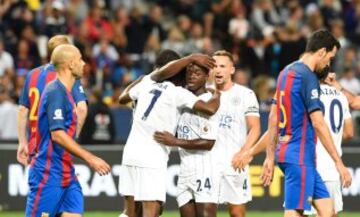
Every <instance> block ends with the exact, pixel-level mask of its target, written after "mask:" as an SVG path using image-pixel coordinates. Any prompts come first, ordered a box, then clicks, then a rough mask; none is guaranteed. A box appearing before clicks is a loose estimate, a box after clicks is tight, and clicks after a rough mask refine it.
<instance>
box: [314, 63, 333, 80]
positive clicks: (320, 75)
mask: <svg viewBox="0 0 360 217" xmlns="http://www.w3.org/2000/svg"><path fill="white" fill-rule="evenodd" d="M329 72H330V67H329V66H325V67H324V68H323V69H318V70H316V71H315V74H316V76H317V77H318V79H319V80H324V79H325V78H326V77H327V76H328V74H329Z"/></svg>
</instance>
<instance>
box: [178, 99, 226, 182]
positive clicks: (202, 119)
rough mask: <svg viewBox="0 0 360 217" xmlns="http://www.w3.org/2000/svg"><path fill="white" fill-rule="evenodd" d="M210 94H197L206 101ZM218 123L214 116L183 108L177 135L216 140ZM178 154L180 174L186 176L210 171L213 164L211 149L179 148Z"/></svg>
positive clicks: (187, 137) (180, 137)
mask: <svg viewBox="0 0 360 217" xmlns="http://www.w3.org/2000/svg"><path fill="white" fill-rule="evenodd" d="M211 96H212V94H211V93H204V94H202V95H200V96H199V99H201V100H203V101H205V102H207V101H208V100H209V99H210V98H211ZM218 125H219V124H218V122H217V121H216V119H215V118H214V117H209V116H206V115H203V114H199V113H196V112H193V111H192V110H190V109H184V110H183V111H182V114H181V117H180V119H179V123H178V127H177V137H178V138H179V139H186V140H193V139H207V140H216V137H217V128H218ZM179 154H180V160H181V164H180V175H184V176H188V175H194V174H209V173H211V171H210V170H211V169H212V165H213V159H212V158H213V156H212V151H211V150H210V151H207V150H185V149H182V148H179ZM198 170H200V171H198ZM204 170H209V171H204Z"/></svg>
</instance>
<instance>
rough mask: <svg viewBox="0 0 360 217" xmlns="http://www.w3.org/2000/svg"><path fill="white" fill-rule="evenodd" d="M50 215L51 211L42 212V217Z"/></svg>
mask: <svg viewBox="0 0 360 217" xmlns="http://www.w3.org/2000/svg"><path fill="white" fill-rule="evenodd" d="M49 216H50V215H49V213H47V212H42V213H41V217H49Z"/></svg>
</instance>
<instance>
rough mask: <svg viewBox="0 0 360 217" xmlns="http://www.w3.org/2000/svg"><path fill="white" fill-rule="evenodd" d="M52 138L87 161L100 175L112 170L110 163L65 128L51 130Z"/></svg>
mask: <svg viewBox="0 0 360 217" xmlns="http://www.w3.org/2000/svg"><path fill="white" fill-rule="evenodd" d="M51 138H52V140H53V141H55V142H56V143H58V144H59V145H61V146H62V147H63V148H64V149H65V150H67V151H68V152H70V153H71V154H73V155H75V156H77V157H79V158H81V159H82V160H84V161H85V162H87V163H88V164H89V166H90V167H91V168H92V169H93V170H95V171H96V172H97V173H99V174H100V175H106V174H108V173H109V172H110V166H109V164H107V163H106V162H105V161H104V160H102V159H101V158H99V157H96V156H95V155H93V154H92V153H91V152H89V151H87V150H85V149H84V148H82V147H81V146H80V145H79V144H78V143H77V142H75V140H73V139H72V138H71V137H70V136H69V135H68V134H67V133H66V132H65V131H64V130H54V131H51Z"/></svg>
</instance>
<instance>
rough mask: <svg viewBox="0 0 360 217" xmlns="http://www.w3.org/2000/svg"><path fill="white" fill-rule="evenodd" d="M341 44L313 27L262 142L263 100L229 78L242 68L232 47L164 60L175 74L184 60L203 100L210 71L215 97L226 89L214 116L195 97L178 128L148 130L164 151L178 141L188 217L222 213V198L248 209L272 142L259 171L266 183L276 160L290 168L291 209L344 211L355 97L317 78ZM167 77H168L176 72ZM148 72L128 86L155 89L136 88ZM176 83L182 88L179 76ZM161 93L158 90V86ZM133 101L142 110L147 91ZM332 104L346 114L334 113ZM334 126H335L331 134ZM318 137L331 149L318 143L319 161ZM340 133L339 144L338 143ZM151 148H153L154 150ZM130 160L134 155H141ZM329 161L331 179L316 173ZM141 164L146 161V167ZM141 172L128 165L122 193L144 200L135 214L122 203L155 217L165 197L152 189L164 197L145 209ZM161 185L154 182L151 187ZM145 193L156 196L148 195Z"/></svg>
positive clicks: (240, 211) (236, 212) (286, 76)
mask: <svg viewBox="0 0 360 217" xmlns="http://www.w3.org/2000/svg"><path fill="white" fill-rule="evenodd" d="M339 48H340V44H339V42H338V41H337V40H336V39H335V38H334V36H332V35H331V33H329V32H328V31H326V30H319V31H317V32H314V33H313V35H312V36H311V37H310V38H309V40H308V43H307V47H306V51H305V53H304V54H303V55H302V56H301V57H300V59H299V60H298V61H295V62H293V63H291V64H290V65H288V66H287V67H286V68H285V69H284V70H283V71H282V72H281V73H280V75H279V78H278V81H277V82H278V84H277V92H276V94H275V97H274V105H273V106H272V108H271V112H270V116H269V126H268V131H267V132H266V133H265V134H264V135H263V137H262V138H261V139H260V140H259V141H258V142H257V140H258V137H259V135H260V122H259V111H258V110H259V108H258V102H257V100H256V96H255V94H254V92H253V91H251V90H250V89H248V88H246V87H243V86H240V85H237V84H234V83H233V82H232V80H231V75H232V74H233V73H234V71H235V69H234V63H233V59H232V56H231V54H230V53H228V52H226V51H217V52H215V53H214V54H213V57H212V58H213V61H215V62H214V63H215V66H214V67H211V64H207V65H204V64H203V63H202V62H201V61H195V60H192V57H193V56H192V55H190V56H188V57H184V58H183V59H180V60H177V61H174V62H171V63H170V64H167V65H165V66H164V67H163V68H162V70H164V68H165V69H167V70H168V69H169V68H170V66H171V65H177V67H174V68H172V69H171V70H170V71H172V73H173V74H171V76H174V75H175V74H176V73H178V72H179V74H181V73H182V72H181V69H185V68H186V72H185V73H186V84H185V85H184V87H186V88H187V89H188V90H190V91H191V92H193V94H195V95H196V96H197V97H198V99H199V100H204V101H206V100H208V99H209V97H210V96H209V95H210V93H209V92H208V90H207V89H206V88H205V84H206V80H207V78H208V73H209V71H210V72H211V74H212V76H214V77H213V78H214V81H215V85H214V87H215V90H216V91H215V92H214V95H213V98H214V97H217V95H218V94H221V97H220V105H219V107H218V108H217V111H216V113H215V114H214V115H212V114H211V113H208V114H204V113H202V112H201V111H199V110H198V109H195V107H194V104H193V103H192V104H189V103H188V104H187V105H188V106H187V107H186V106H182V107H177V108H178V109H177V112H178V113H177V114H172V115H174V116H173V118H176V120H177V128H176V127H174V126H173V128H172V130H166V129H164V128H163V126H162V125H161V124H160V125H159V124H158V125H156V124H152V125H151V127H152V129H151V130H150V128H148V130H149V132H152V133H153V140H152V144H154V145H155V146H156V147H157V148H158V149H164V150H167V148H166V146H178V147H179V148H180V149H179V152H180V157H181V166H180V168H181V169H180V174H179V180H178V196H177V200H178V203H179V207H180V213H181V216H216V209H217V204H221V203H225V204H227V205H228V210H229V214H230V216H245V204H246V203H247V202H249V201H250V200H251V189H250V180H249V175H248V166H247V165H248V163H249V162H250V161H251V160H252V157H253V156H254V155H255V154H257V153H258V152H260V151H261V150H263V149H265V147H268V148H267V157H266V159H265V162H264V171H263V175H262V178H263V181H264V184H265V185H269V184H270V183H271V181H272V175H273V170H274V162H275V161H276V162H277V163H278V165H279V167H280V169H281V170H282V171H283V173H284V175H285V180H284V182H285V186H284V187H285V193H284V194H285V195H284V196H285V201H284V208H285V212H284V215H285V216H288V217H293V216H306V215H308V214H309V211H310V209H311V205H313V206H314V207H315V209H316V211H317V215H318V216H324V217H332V216H334V213H335V212H336V213H337V212H339V211H341V210H342V199H341V187H342V186H343V187H348V186H349V185H350V184H351V176H350V173H349V172H348V170H347V169H346V167H345V166H344V164H343V162H342V160H341V157H340V156H341V149H340V145H341V137H342V135H343V134H344V137H349V136H351V135H352V126H351V119H350V115H349V112H348V109H347V107H348V105H347V104H348V103H347V101H346V99H345V98H344V96H341V93H340V92H341V90H340V91H339V90H336V89H335V88H331V87H329V86H325V85H324V84H323V85H322V86H321V89H320V83H319V80H321V82H322V83H325V78H326V76H327V74H328V70H329V65H330V62H331V60H332V59H333V58H334V56H335V54H336V52H337V50H338V49H339ZM185 60H187V61H185ZM179 62H182V63H183V64H179ZM204 66H205V67H204ZM165 71H166V70H165ZM155 72H156V70H155ZM179 74H178V75H179ZM166 76H168V77H170V75H169V74H168V75H166ZM147 80H149V76H148V78H147V79H145V78H144V79H142V80H141V79H139V80H138V81H136V82H135V83H134V84H132V85H131V86H130V87H129V88H128V90H127V91H129V94H130V93H131V91H132V90H131V88H133V89H140V92H141V91H144V92H146V91H147V92H149V93H152V94H154V93H153V92H152V91H149V89H146V88H144V87H142V88H136V86H138V87H141V83H145V82H149V81H147ZM150 80H151V83H153V84H155V85H160V86H163V84H162V83H157V82H159V81H156V80H154V79H152V78H151V76H150ZM328 83H330V82H328ZM175 85H178V86H181V82H180V83H178V84H175ZM178 88H181V87H178ZM137 91H139V90H137ZM134 92H135V91H134ZM324 92H331V93H333V94H330V93H327V94H325V93H324ZM138 94H140V95H141V93H138ZM130 95H131V94H130ZM187 95H188V97H189V98H194V96H191V97H190V94H187ZM155 96H157V97H161V94H158V95H156V94H155ZM184 96H185V95H184ZM148 98H149V97H148ZM195 98H196V97H195ZM195 98H194V101H195ZM139 99H140V100H139ZM150 99H151V98H150ZM320 99H321V101H320ZM132 100H134V101H137V107H136V110H135V113H136V112H137V111H138V109H139V108H138V106H139V105H138V104H139V102H141V98H137V97H136V96H135V95H134V96H133V97H132ZM148 101H149V102H148V104H150V106H149V107H151V108H152V109H154V108H155V107H156V106H157V105H156V103H155V102H156V101H155V102H154V100H152V101H150V100H149V99H148ZM189 105H190V106H189ZM324 106H325V107H324ZM153 107H154V108H153ZM185 107H186V108H185ZM335 108H336V110H337V111H338V113H339V115H338V114H336V115H335V116H334V111H335V110H334V109H335ZM154 111H155V110H154ZM324 112H325V119H326V120H327V121H326V122H325V119H324ZM144 114H147V113H146V112H145V113H144ZM159 115H160V114H159ZM135 116H136V115H135ZM172 120H175V119H172ZM142 121H143V123H138V124H140V125H141V124H143V125H146V123H145V122H146V121H147V120H146V119H142ZM327 125H328V126H329V127H327ZM329 128H330V129H331V132H333V134H330V131H329ZM133 130H134V125H133V129H132V131H133ZM138 136H140V134H139V135H138ZM316 138H319V146H321V147H324V148H321V147H318V148H317V149H318V151H319V153H318V158H319V159H320V160H321V161H322V162H320V163H319V164H318V167H316V164H315V159H316V156H315V148H316V146H315V144H316ZM334 139H335V141H336V146H337V147H335V145H334V141H333V140H334ZM256 142H257V143H256ZM255 143H256V144H255ZM254 144H255V145H254ZM322 145H323V146H322ZM131 146H135V145H134V144H132V143H130V142H129V140H128V142H127V144H126V147H125V151H124V156H123V167H128V165H127V164H128V163H127V162H125V163H124V159H127V158H128V157H127V155H128V153H127V152H126V149H129V147H131ZM139 150H140V149H137V152H141V151H139ZM327 153H328V154H327ZM138 155H139V154H138ZM146 155H147V156H149V155H152V154H151V152H150V150H149V152H147V153H146ZM134 156H135V155H134ZM138 158H139V157H138ZM150 158H151V157H150ZM139 159H140V158H139ZM324 159H333V160H334V164H333V165H332V164H331V165H330V164H327V163H326V162H324V161H325V160H324ZM133 161H134V162H136V159H135V158H134V159H133ZM166 162H167V158H166V160H165V161H163V163H164V164H163V165H164V166H166ZM325 164H327V165H328V166H329V167H328V166H325V167H326V169H329V171H334V172H333V174H334V177H330V178H329V176H330V175H329V174H325V175H324V174H323V172H320V174H319V172H317V170H320V171H324V168H325V167H324V165H325ZM143 166H144V167H148V166H147V165H143ZM138 167H140V169H143V168H142V167H141V166H138ZM336 170H337V171H336ZM320 175H321V176H320ZM147 178H148V179H149V181H151V179H154V177H153V176H152V177H147ZM340 178H341V182H340ZM139 180H141V181H140V182H147V181H146V178H145V176H144V175H142V174H138V173H137V172H136V171H135V172H131V174H130V175H129V177H124V176H123V177H121V179H120V193H122V194H123V195H124V196H126V197H131V198H132V199H133V200H134V201H135V202H136V201H141V202H143V205H142V206H135V205H133V206H131V207H133V212H128V210H127V207H125V212H124V213H123V214H122V216H137V215H138V214H139V213H140V212H141V211H143V216H158V215H159V214H160V207H161V203H163V202H164V201H165V195H164V194H165V191H162V194H163V199H162V200H159V199H156V198H154V197H152V199H150V201H153V202H155V201H157V202H158V210H157V212H153V213H152V214H149V213H148V214H149V215H147V214H145V213H144V212H147V211H146V210H145V209H147V207H146V206H144V202H145V204H146V202H147V200H141V199H140V200H138V199H137V196H136V194H140V195H141V194H143V193H142V191H143V190H144V189H143V188H142V187H141V186H140V187H139V186H137V185H136V184H134V183H137V182H139ZM323 180H325V181H326V183H324V181H323ZM121 182H127V183H129V182H132V183H133V184H132V186H131V188H132V191H133V192H132V193H129V192H128V193H127V194H126V192H125V190H123V189H124V187H122V185H123V184H122V183H121ZM154 189H156V188H153V189H152V190H154ZM147 196H150V198H151V195H147ZM330 198H332V199H330ZM334 204H335V209H334Z"/></svg>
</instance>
